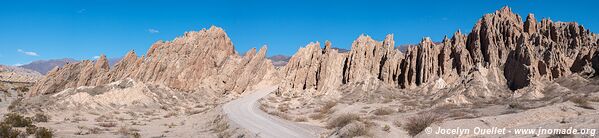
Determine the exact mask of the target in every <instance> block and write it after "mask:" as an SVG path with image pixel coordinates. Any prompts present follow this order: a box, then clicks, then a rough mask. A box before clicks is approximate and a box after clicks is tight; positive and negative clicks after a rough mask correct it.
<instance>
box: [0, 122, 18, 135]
mask: <svg viewBox="0 0 599 138" xmlns="http://www.w3.org/2000/svg"><path fill="white" fill-rule="evenodd" d="M20 134H21V131H19V130H18V129H14V128H13V127H12V126H10V125H8V124H5V123H1V124H0V137H2V138H17V137H18V136H19V135H20Z"/></svg>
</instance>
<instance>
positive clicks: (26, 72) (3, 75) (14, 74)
mask: <svg viewBox="0 0 599 138" xmlns="http://www.w3.org/2000/svg"><path fill="white" fill-rule="evenodd" d="M41 77H42V74H40V73H39V72H37V71H34V70H30V69H25V68H21V67H15V66H6V65H0V81H9V82H35V81H37V80H38V79H40V78H41Z"/></svg>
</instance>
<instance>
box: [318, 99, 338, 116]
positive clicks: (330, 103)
mask: <svg viewBox="0 0 599 138" xmlns="http://www.w3.org/2000/svg"><path fill="white" fill-rule="evenodd" d="M336 105H337V101H328V102H325V104H324V105H323V106H322V107H320V108H319V109H318V110H317V111H318V112H320V113H322V114H327V113H330V112H331V109H332V108H333V107H335V106H336Z"/></svg>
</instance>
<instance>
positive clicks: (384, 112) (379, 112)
mask: <svg viewBox="0 0 599 138" xmlns="http://www.w3.org/2000/svg"><path fill="white" fill-rule="evenodd" d="M393 112H395V111H394V110H393V109H391V108H385V107H383V108H378V109H376V110H374V112H373V113H374V115H389V114H392V113H393Z"/></svg>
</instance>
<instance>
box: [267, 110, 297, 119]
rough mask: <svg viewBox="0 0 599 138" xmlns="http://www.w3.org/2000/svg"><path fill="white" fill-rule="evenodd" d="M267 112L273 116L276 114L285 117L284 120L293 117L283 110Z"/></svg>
mask: <svg viewBox="0 0 599 138" xmlns="http://www.w3.org/2000/svg"><path fill="white" fill-rule="evenodd" d="M269 114H271V115H274V116H278V117H279V118H282V119H285V120H293V118H292V117H291V116H289V115H287V114H285V113H283V112H279V111H274V112H269Z"/></svg>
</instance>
